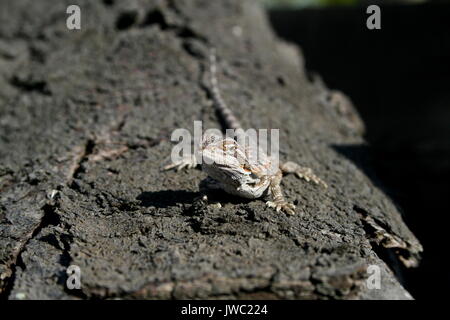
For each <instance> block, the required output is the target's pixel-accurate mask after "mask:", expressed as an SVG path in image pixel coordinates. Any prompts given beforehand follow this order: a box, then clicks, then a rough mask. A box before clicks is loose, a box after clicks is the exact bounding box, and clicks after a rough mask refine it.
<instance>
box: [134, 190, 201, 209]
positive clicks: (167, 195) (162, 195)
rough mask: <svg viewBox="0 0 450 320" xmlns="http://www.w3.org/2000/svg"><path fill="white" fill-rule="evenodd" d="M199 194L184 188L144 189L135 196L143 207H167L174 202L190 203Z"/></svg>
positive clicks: (174, 203) (173, 204)
mask: <svg viewBox="0 0 450 320" xmlns="http://www.w3.org/2000/svg"><path fill="white" fill-rule="evenodd" d="M198 196H199V193H198V192H192V191H186V190H162V191H153V192H151V191H144V192H142V193H141V194H140V195H138V196H137V197H136V200H139V201H140V205H141V206H143V207H156V208H167V207H172V206H175V205H176V204H179V203H183V204H191V203H192V202H193V201H194V199H195V198H197V197H198Z"/></svg>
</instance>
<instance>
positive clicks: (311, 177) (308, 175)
mask: <svg viewBox="0 0 450 320" xmlns="http://www.w3.org/2000/svg"><path fill="white" fill-rule="evenodd" d="M280 169H281V171H283V173H294V174H295V175H296V176H297V177H298V178H300V179H305V180H306V181H312V182H314V183H315V184H319V185H322V186H323V187H324V188H327V187H328V186H327V184H326V183H325V181H323V180H322V179H320V178H319V177H318V176H316V175H315V174H314V173H313V171H312V169H311V168H307V167H302V166H300V165H299V164H297V163H295V162H292V161H288V162H285V163H283V164H282V165H281V166H280Z"/></svg>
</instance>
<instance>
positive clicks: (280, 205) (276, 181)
mask: <svg viewBox="0 0 450 320" xmlns="http://www.w3.org/2000/svg"><path fill="white" fill-rule="evenodd" d="M282 178H283V173H282V172H281V171H280V170H278V172H277V173H276V175H274V176H273V177H272V180H271V181H270V185H269V190H270V194H271V195H272V198H273V201H267V202H266V205H267V206H268V207H269V208H275V210H277V212H279V211H284V212H285V213H287V214H292V215H293V214H295V211H294V210H295V205H293V204H292V203H289V202H287V201H286V200H285V199H284V197H283V192H282V191H281V185H280V183H281V179H282Z"/></svg>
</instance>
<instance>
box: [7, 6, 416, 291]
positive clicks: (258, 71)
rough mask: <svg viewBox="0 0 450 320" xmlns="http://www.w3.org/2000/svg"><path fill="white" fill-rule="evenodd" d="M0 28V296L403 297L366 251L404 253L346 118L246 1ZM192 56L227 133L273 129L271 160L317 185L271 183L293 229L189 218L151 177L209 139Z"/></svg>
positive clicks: (164, 180)
mask: <svg viewBox="0 0 450 320" xmlns="http://www.w3.org/2000/svg"><path fill="white" fill-rule="evenodd" d="M69 4H78V5H79V6H80V7H81V12H82V29H81V30H73V31H70V30H68V29H67V28H66V17H67V15H66V13H65V12H66V8H67V6H68V5H69ZM0 26H1V29H0V122H1V127H0V134H1V135H0V159H1V162H0V163H1V165H0V191H1V195H0V197H1V198H0V201H1V203H0V248H1V249H0V250H1V251H0V295H1V296H2V297H3V298H10V299H22V298H27V299H35V298H40V299H59V298H63V299H78V298H93V297H99V298H117V297H119V298H158V299H170V298H275V299H276V298H296V299H297V298H308V299H317V298H332V299H336V298H337V299H352V298H398V299H409V298H411V297H410V295H409V294H408V293H407V292H406V291H405V289H403V287H402V286H401V285H400V284H399V282H398V281H397V280H396V278H395V277H394V275H393V273H392V271H391V270H390V268H389V267H388V266H387V265H386V263H385V262H384V261H383V260H381V259H380V258H379V256H380V254H379V253H380V252H383V250H385V251H389V252H392V253H393V255H395V256H396V257H397V258H399V260H400V261H402V262H403V263H404V264H405V265H408V266H411V265H413V264H414V263H416V261H417V259H418V256H419V252H420V251H421V246H420V244H419V243H418V241H417V240H416V238H415V237H414V235H413V234H411V232H410V231H409V230H408V228H407V227H406V226H405V224H404V223H403V221H402V218H401V215H400V213H399V211H398V209H397V208H396V207H395V205H394V204H393V203H392V202H391V200H389V199H388V198H387V197H386V196H385V195H384V193H383V192H382V191H381V189H380V188H379V187H378V186H377V185H376V181H375V180H374V179H373V178H372V177H371V175H370V174H369V173H370V170H369V169H368V168H369V165H368V163H367V161H366V159H365V158H364V156H363V155H364V153H362V152H361V150H363V149H364V146H365V142H364V140H363V138H362V126H361V124H360V122H359V118H358V116H357V115H356V113H355V112H354V111H353V108H352V107H351V105H350V104H346V103H344V102H343V100H342V99H341V100H337V99H333V98H332V97H334V95H333V94H331V93H330V91H328V89H326V88H324V87H323V86H318V85H317V84H316V85H313V84H312V83H311V82H310V80H308V78H307V77H306V72H305V70H304V68H303V62H302V60H301V59H302V58H301V54H300V53H299V52H298V50H297V49H296V48H294V47H292V46H290V45H288V44H286V43H284V42H282V41H280V40H279V39H276V38H275V36H274V35H273V32H272V31H271V29H270V27H269V24H268V22H267V20H266V17H265V15H264V12H263V11H262V9H261V8H260V7H259V6H258V5H256V4H255V3H254V2H251V1H241V0H233V1H210V0H202V1H201V0H190V1H188V0H186V1H175V0H161V1H126V3H125V1H74V0H70V1H61V0H54V1H32V0H30V1H25V0H23V1H8V2H6V1H4V2H2V3H1V8H0ZM209 46H215V47H216V48H217V52H218V59H219V72H220V75H219V77H220V83H221V87H222V91H223V95H224V98H225V100H226V101H227V102H228V104H229V105H230V106H231V107H232V108H233V109H234V111H235V113H236V114H237V116H238V117H239V118H240V119H241V122H242V124H243V125H244V126H246V127H254V128H280V129H281V130H280V144H281V146H280V147H281V156H282V160H286V159H289V160H293V161H297V162H299V163H301V164H303V165H306V166H309V167H311V168H313V169H314V170H315V171H316V173H317V174H318V175H319V176H320V177H322V178H323V179H324V180H325V181H327V182H328V184H329V188H328V189H327V190H324V189H321V188H318V187H316V186H314V185H312V184H309V183H307V182H304V181H301V180H298V179H296V178H295V177H294V176H287V177H286V178H285V179H284V180H283V187H284V192H285V195H286V197H287V199H288V200H290V201H294V202H295V203H296V204H297V207H298V210H299V211H301V212H302V214H298V215H296V216H286V215H284V214H280V213H276V212H274V211H273V210H271V209H268V208H266V207H265V204H264V202H263V201H261V200H256V201H245V200H241V199H236V198H233V197H230V196H225V195H220V194H216V195H215V196H216V198H217V200H218V201H220V202H221V203H222V208H220V209H219V208H216V207H212V206H207V204H205V203H204V202H203V201H201V200H198V199H197V196H198V184H199V182H200V181H201V180H202V179H203V178H204V177H205V174H204V173H202V172H201V171H200V170H191V171H185V172H181V173H178V174H177V173H175V172H162V171H161V166H162V165H163V164H165V163H167V162H168V161H169V157H170V152H171V148H172V146H173V144H172V143H171V142H170V134H171V132H172V131H173V130H174V129H176V128H187V129H190V130H191V129H192V128H193V121H194V120H202V121H203V123H204V128H210V127H219V121H218V119H217V116H216V114H215V113H214V110H213V109H212V107H211V106H210V101H209V97H208V95H207V92H206V91H205V88H204V83H205V79H204V72H203V71H204V69H205V67H206V66H207V58H206V53H207V52H208V47H209ZM330 54H332V53H330ZM383 248H386V249H383ZM375 252H377V253H378V255H377V254H376V253H375ZM369 264H377V265H379V266H380V267H381V270H382V286H381V289H380V290H368V289H367V287H366V282H365V279H366V278H367V276H368V274H367V272H366V267H367V265H369ZM69 265H77V266H79V267H80V269H81V282H82V288H81V290H68V289H67V288H66V286H65V281H66V278H67V275H66V269H67V267H68V266H69Z"/></svg>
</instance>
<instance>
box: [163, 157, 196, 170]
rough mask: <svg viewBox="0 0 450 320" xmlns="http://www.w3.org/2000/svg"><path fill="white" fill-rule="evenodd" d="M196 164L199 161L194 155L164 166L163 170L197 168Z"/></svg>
mask: <svg viewBox="0 0 450 320" xmlns="http://www.w3.org/2000/svg"><path fill="white" fill-rule="evenodd" d="M196 166H197V161H196V160H195V157H192V158H184V159H183V160H180V161H178V162H175V163H171V164H169V165H167V166H164V167H163V170H164V171H166V170H171V169H175V170H176V171H180V170H182V169H184V168H188V169H192V168H195V167H196Z"/></svg>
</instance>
